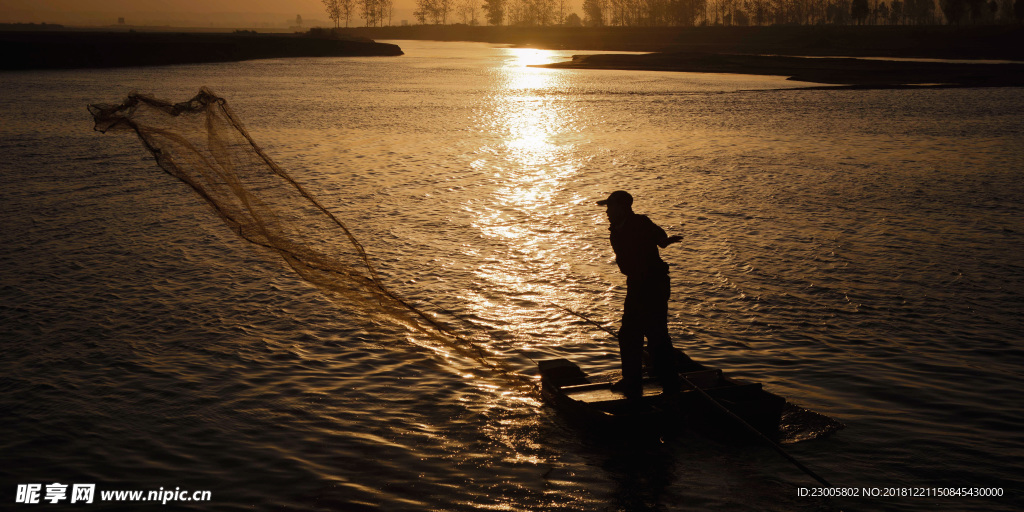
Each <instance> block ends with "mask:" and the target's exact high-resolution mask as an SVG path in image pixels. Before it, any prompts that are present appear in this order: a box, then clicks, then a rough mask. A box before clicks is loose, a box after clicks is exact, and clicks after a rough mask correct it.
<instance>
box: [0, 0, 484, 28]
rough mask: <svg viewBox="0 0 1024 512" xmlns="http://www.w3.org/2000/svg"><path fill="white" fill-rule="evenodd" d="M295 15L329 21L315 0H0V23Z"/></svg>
mask: <svg viewBox="0 0 1024 512" xmlns="http://www.w3.org/2000/svg"><path fill="white" fill-rule="evenodd" d="M415 1H416V0H395V13H394V18H393V20H392V23H393V24H395V25H397V24H400V23H401V21H402V20H408V21H409V23H414V18H413V16H412V11H413V10H414V9H415V7H414V6H415ZM479 1H480V3H483V0H479ZM296 15H300V16H302V19H303V22H304V23H303V24H304V25H306V26H314V25H317V24H320V25H327V24H329V23H330V22H329V21H328V18H327V16H326V14H325V13H324V7H323V3H322V2H321V0H172V1H167V0H0V22H19V23H43V22H45V23H60V24H65V25H113V24H115V23H117V19H118V18H121V17H123V18H125V23H126V24H129V25H154V24H159V25H167V24H170V25H175V26H195V27H204V26H205V27H208V26H211V25H212V26H225V27H248V26H256V25H258V24H264V25H266V24H273V25H280V28H285V27H286V25H287V23H288V22H289V21H294V20H295V16H296ZM353 25H357V26H361V25H363V21H362V20H353Z"/></svg>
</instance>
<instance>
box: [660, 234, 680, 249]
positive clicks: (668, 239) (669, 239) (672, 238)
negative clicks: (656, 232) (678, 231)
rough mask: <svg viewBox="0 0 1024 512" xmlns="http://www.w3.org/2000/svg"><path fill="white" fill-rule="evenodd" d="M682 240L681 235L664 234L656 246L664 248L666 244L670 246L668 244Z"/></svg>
mask: <svg viewBox="0 0 1024 512" xmlns="http://www.w3.org/2000/svg"><path fill="white" fill-rule="evenodd" d="M682 240H683V237H681V236H679V235H672V236H666V237H665V238H663V239H662V240H661V241H660V242H658V247H661V248H662V249H664V248H666V247H668V246H670V245H672V244H674V243H676V242H681V241H682Z"/></svg>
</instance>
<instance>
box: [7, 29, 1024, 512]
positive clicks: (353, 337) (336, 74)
mask: <svg viewBox="0 0 1024 512" xmlns="http://www.w3.org/2000/svg"><path fill="white" fill-rule="evenodd" d="M398 44H400V45H401V46H402V48H403V50H404V51H405V52H406V55H405V56H402V57H397V58H358V59H339V58H323V59H290V60H260V61H250V62H242V63H229V64H209V65H191V66H174V67H153V68H143V69H113V70H76V71H47V72H19V73H4V74H0V87H2V90H3V91H4V92H3V95H2V97H0V102H2V104H3V109H2V112H3V114H2V116H0V119H2V124H0V154H2V155H3V158H2V159H0V181H2V186H0V209H2V213H3V219H4V222H3V228H2V229H0V233H2V240H0V241H2V243H0V263H2V268H3V282H2V287H0V315H2V316H0V319H2V324H3V330H2V332H0V337H2V339H3V346H4V353H3V355H2V356H0V386H2V390H3V395H2V402H0V405H2V408H3V411H4V419H3V424H2V427H0V429H2V430H0V433H2V434H3V435H2V436H0V453H2V456H3V461H4V467H3V469H0V475H2V477H0V482H2V485H3V487H2V490H0V494H2V499H3V500H4V501H6V502H10V501H11V500H13V499H15V490H16V488H17V486H18V485H19V484H29V483H41V484H50V483H54V482H57V483H63V484H68V485H71V484H76V483H95V484H96V485H97V489H98V490H110V489H127V490H133V489H137V490H146V491H148V490H155V489H159V488H163V489H174V488H179V489H185V490H190V491H192V490H209V491H211V495H212V499H211V501H210V502H208V503H201V504H197V503H175V504H169V505H167V506H169V507H171V506H173V507H174V508H176V509H199V510H340V511H350V510H356V511H358V510H388V511H393V510H438V511H442V510H443V511H449V510H450V511H463V510H465V511H468V510H481V509H487V510H580V511H583V510H587V511H590V510H847V509H849V510H868V509H870V510H992V511H1003V510H1005V511H1009V510H1019V507H1020V506H1021V504H1022V498H1021V492H1022V491H1024V477H1022V476H1021V473H1020V461H1021V460H1022V456H1024V436H1022V434H1021V431H1020V426H1021V425H1022V424H1024V410H1022V408H1021V406H1020V400H1019V396H1020V394H1021V391H1024V385H1022V370H1021V368H1022V365H1024V341H1022V335H1021V333H1022V332H1024V321H1022V318H1024V315H1022V313H1024V179H1022V178H1024V175H1022V171H1021V170H1022V169H1024V116H1022V115H1021V112H1024V92H1022V90H1021V89H1019V88H1002V89H908V90H882V91H870V90H800V88H801V87H803V86H807V85H810V84H800V83H794V82H787V81H785V80H783V79H781V78H776V77H749V76H738V75H736V76H733V75H702V74H683V73H676V74H673V73H657V72H624V71H585V70H546V69H538V68H531V67H527V66H528V65H530V64H543V63H546V62H552V61H554V60H558V59H562V58H566V57H568V56H569V54H570V53H569V52H558V51H544V50H532V49H512V48H502V47H495V46H490V45H485V44H476V43H431V42H414V41H401V42H398ZM202 86H208V87H210V88H211V89H212V90H213V91H214V92H216V93H218V94H220V95H221V96H224V97H225V98H227V100H228V102H229V104H230V106H231V107H232V109H233V110H234V112H235V114H236V115H237V117H238V118H239V119H241V120H242V122H243V123H244V124H245V126H246V128H247V129H248V131H249V133H250V134H251V135H252V137H253V138H254V139H255V140H256V141H258V142H259V143H260V144H261V145H262V146H263V148H264V149H265V150H266V152H267V153H268V154H269V155H270V156H271V157H272V158H274V160H275V161H276V162H277V163H278V164H280V166H281V167H282V168H284V169H286V170H287V171H288V172H289V173H290V174H291V175H292V176H293V177H294V178H295V179H296V180H297V181H299V182H300V183H302V185H303V186H304V187H306V188H307V189H308V190H309V191H310V192H311V193H312V194H313V195H315V196H316V197H317V198H318V199H319V200H320V201H321V203H323V204H324V205H325V206H327V208H328V209H330V210H331V212H332V213H334V214H335V215H336V216H337V217H339V218H340V219H342V220H343V221H344V222H345V223H346V224H347V225H348V227H349V228H350V229H351V230H352V231H353V233H354V235H355V236H356V237H357V238H358V239H359V241H360V242H361V243H362V245H363V246H364V247H365V248H366V251H367V253H368V254H369V256H370V259H371V261H372V262H373V264H374V265H375V266H376V267H377V269H378V271H379V272H380V275H381V277H382V279H383V280H384V281H385V283H387V284H388V286H389V287H390V288H391V289H392V290H393V291H394V292H395V293H396V294H398V295H399V296H401V297H403V298H405V299H406V300H408V301H409V302H410V303H412V304H415V305H416V306H417V307H419V308H421V309H423V310H425V311H428V312H429V313H430V314H431V315H434V316H435V317H436V318H437V319H438V320H439V321H442V322H445V323H446V324H448V325H450V326H452V328H453V329H454V330H457V331H458V332H460V333H461V334H462V335H463V336H465V337H466V338H467V339H471V340H473V344H474V345H473V347H472V350H467V349H466V347H465V346H459V344H458V343H456V342H451V343H445V342H441V341H437V340H425V339H421V336H420V335H419V334H418V333H417V332H416V331H415V329H412V328H410V327H409V326H407V325H405V324H404V323H403V321H401V320H400V319H395V318H388V315H386V314H381V313H380V311H378V310H377V308H376V306H375V305H374V304H373V303H372V301H371V302H366V301H362V302H360V301H354V300H351V299H350V298H346V297H343V296H339V295H338V294H333V293H331V292H326V291H322V290H321V289H318V288H317V287H315V286H313V285H312V284H310V283H308V282H305V281H303V280H302V279H301V278H299V276H297V275H296V274H295V273H294V272H292V271H291V270H290V269H289V268H288V267H287V266H286V265H285V264H284V263H283V262H282V261H281V259H280V257H279V256H278V255H277V254H276V253H274V252H273V251H270V250H267V249H264V248H262V247H256V246H253V245H251V244H248V243H247V242H245V241H243V240H241V239H240V238H238V237H237V236H235V234H234V233H233V232H232V231H231V230H230V229H228V228H227V227H226V226H225V225H224V223H223V222H222V221H221V220H220V219H219V217H217V216H216V215H215V214H214V213H213V212H212V210H211V209H210V208H209V207H208V206H207V205H206V204H204V203H203V202H202V200H201V199H200V198H199V196H197V195H196V194H194V193H193V192H192V191H191V189H189V188H188V187H186V186H185V185H184V184H182V183H181V182H179V181H177V180H176V179H174V178H173V177H171V176H169V175H167V174H165V173H164V172H162V171H161V170H160V169H159V168H158V167H157V166H156V165H155V164H154V162H153V159H152V158H151V157H150V156H149V155H148V153H146V152H145V151H144V149H143V147H142V145H141V144H140V143H139V141H138V139H137V138H136V137H134V136H133V135H130V134H126V133H124V132H121V133H113V132H111V133H108V134H105V135H101V134H99V133H98V132H94V131H93V130H92V123H91V118H90V116H89V113H88V112H87V110H86V106H87V105H88V104H90V103H96V102H117V101H120V100H121V99H122V98H123V97H124V96H125V95H126V94H127V93H129V92H131V91H138V92H143V93H152V94H154V95H155V96H157V97H160V98H164V99H168V100H172V101H183V100H185V99H188V98H190V97H192V96H193V95H194V94H195V93H196V92H197V91H198V90H199V88H200V87H202ZM615 189H627V190H629V191H630V192H632V194H633V195H634V197H635V198H636V203H635V205H634V207H635V209H636V210H637V211H638V212H641V213H645V214H648V215H649V216H650V217H651V218H652V219H653V220H655V222H657V223H659V224H660V225H661V226H662V227H664V228H665V229H666V230H667V231H668V232H669V233H670V234H679V235H682V236H683V237H684V238H685V240H684V242H683V243H681V244H678V245H676V246H672V247H670V248H668V249H666V250H664V251H663V257H664V259H665V260H666V261H667V262H669V264H670V265H671V269H672V279H673V300H672V302H671V305H670V324H671V330H672V333H673V335H674V339H675V344H676V345H677V346H678V347H679V348H682V349H684V350H686V351H687V352H688V353H689V354H690V355H691V356H693V357H694V358H695V359H698V360H701V361H704V362H706V363H709V364H711V365H713V366H716V367H722V368H726V369H728V370H730V371H733V372H735V373H736V375H738V376H741V377H745V378H749V379H752V380H756V381H760V382H763V383H764V384H765V386H766V387H767V388H768V389H770V390H771V391H773V392H775V393H777V394H779V395H782V396H785V397H787V398H788V399H789V400H790V401H791V402H792V403H794V404H798V405H800V406H803V407H806V408H808V409H810V410H813V411H816V412H819V413H821V414H825V415H828V416H829V417H832V418H835V419H836V420H838V421H841V422H842V423H844V424H845V425H846V428H845V429H842V430H839V431H837V432H834V433H831V434H830V435H825V436H818V437H814V438H812V439H788V440H786V441H789V442H788V443H787V444H785V449H786V450H787V452H789V453H790V454H792V455H793V456H794V457H796V458H798V459H799V460H801V461H802V462H803V463H804V464H806V465H807V466H809V467H810V468H813V470H814V471H815V472H817V473H819V474H821V475H822V476H824V477H826V478H828V479H829V480H830V481H831V482H832V483H833V484H834V485H836V486H842V487H852V488H857V489H858V490H860V489H863V488H880V489H883V490H884V489H886V488H960V487H970V488H973V487H981V488H1002V489H1003V493H1004V496H1003V497H984V498H980V497H965V496H960V497H870V498H869V497H863V496H862V497H853V498H841V499H822V498H815V497H803V496H799V492H798V490H799V489H800V488H802V487H806V488H811V487H816V486H817V484H816V483H815V482H814V481H813V480H811V479H810V478H808V477H807V476H806V475H804V474H802V473H801V472H800V471H798V470H797V469H796V468H794V467H793V466H792V465H791V464H789V463H788V462H787V461H785V460H784V459H782V458H781V457H780V456H778V455H777V454H776V453H775V452H774V451H772V450H771V449H770V448H766V447H764V446H761V445H758V444H756V443H754V444H751V443H733V442H728V441H726V440H722V439H712V438H709V437H707V436H705V435H703V434H699V433H695V432H690V431H680V432H678V433H675V434H673V435H668V436H664V437H662V438H659V439H653V440H651V439H608V438H603V437H594V436H591V435H588V434H586V433H583V432H581V431H579V430H578V429H576V428H575V427H573V426H572V425H570V424H568V423H566V422H565V421H564V419H563V418H561V417H560V416H558V415H557V414H556V413H555V411H552V410H551V408H550V407H548V406H546V405H545V404H544V403H542V402H541V401H540V398H539V394H538V393H537V391H536V388H535V384H536V380H535V370H534V368H535V361H537V360H541V359H544V358H552V357H568V358H571V359H573V360H574V361H576V362H578V363H579V364H581V366H583V367H584V368H585V369H586V370H588V371H589V372H592V373H602V372H612V371H614V370H615V369H616V368H617V347H616V344H615V341H614V340H613V339H611V338H610V337H609V336H608V335H607V334H606V333H605V332H603V331H602V330H600V329H598V328H596V327H594V326H593V325H592V324H589V323H587V322H585V321H583V320H581V319H580V318H579V317H576V316H573V315H571V314H569V313H567V312H565V311H564V310H563V309H560V306H561V307H565V308H569V309H571V310H574V311H577V312H579V313H582V314H585V315H586V316H587V317H589V318H591V319H592V320H593V321H595V322H598V323H601V324H603V325H605V326H607V327H609V328H612V329H614V328H616V325H617V321H618V315H619V309H620V305H621V302H622V299H623V296H624V284H625V283H624V279H623V278H622V276H621V275H619V274H618V273H617V270H616V267H615V265H614V260H613V256H612V253H611V249H610V247H609V245H608V242H607V226H606V220H605V218H604V212H603V210H602V209H601V208H599V207H596V206H595V205H594V204H593V203H594V201H595V200H597V199H600V198H602V197H604V196H605V195H607V194H608V193H609V192H611V191H612V190H615ZM98 497H99V496H98V494H97V499H98ZM64 503H65V505H64V506H69V505H67V504H66V503H67V502H64ZM94 506H96V505H94ZM157 506H158V505H157V504H153V503H149V504H146V503H142V504H139V503H136V504H134V505H132V508H133V509H134V510H146V509H149V508H151V507H157ZM47 508H55V509H56V508H58V507H55V506H54V507H51V506H47Z"/></svg>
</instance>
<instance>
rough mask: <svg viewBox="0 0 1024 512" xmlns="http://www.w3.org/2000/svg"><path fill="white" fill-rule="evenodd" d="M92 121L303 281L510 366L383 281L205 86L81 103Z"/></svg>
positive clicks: (340, 227)
mask: <svg viewBox="0 0 1024 512" xmlns="http://www.w3.org/2000/svg"><path fill="white" fill-rule="evenodd" d="M89 111H90V112H91V113H92V115H93V118H94V120H95V122H96V125H95V129H96V130H98V131H100V132H104V133H105V132H107V131H109V130H132V131H134V132H135V133H136V134H138V136H139V138H140V139H141V140H142V143H143V145H145V147H146V149H147V150H149V152H150V153H152V155H153V156H154V157H155V158H156V162H157V164H158V165H159V166H160V167H161V168H162V169H163V170H164V171H167V172H168V173H169V174H171V175H172V176H174V177H176V178H178V179H180V180H181V181H183V182H185V183H187V184H188V185H189V186H190V187H192V189H193V190H195V191H196V193H198V194H199V195H200V196H201V197H202V198H203V199H205V200H206V202H207V203H209V205H210V206H212V207H213V209H214V210H215V211H216V212H217V214H218V215H220V217H221V218H222V219H224V222H226V223H227V225H228V226H229V227H231V229H232V230H234V231H235V232H236V233H237V234H238V235H239V236H241V237H242V238H244V239H245V240H248V241H250V242H252V243H254V244H257V245H260V246H263V247H266V248H268V249H271V250H273V251H275V252H277V253H278V254H279V255H280V256H281V258H283V259H284V261H285V262H286V263H287V264H288V265H289V266H290V267H291V268H293V269H294V270H295V272H297V273H298V274H299V275H300V276H301V277H302V278H303V279H305V280H306V281H308V282H310V283H312V284H314V285H316V286H318V287H320V288H322V289H325V290H329V291H331V292H335V293H336V294H337V295H338V296H340V297H344V298H345V299H346V300H349V301H358V302H362V303H363V304H365V303H367V301H369V302H370V303H372V304H374V306H375V308H374V309H375V310H376V311H375V313H376V314H377V315H379V316H386V317H388V318H389V319H391V320H395V321H397V322H399V323H401V324H404V325H406V326H410V327H413V328H415V329H417V330H419V331H422V332H426V333H428V334H430V335H431V336H435V337H438V338H439V339H444V340H446V345H447V348H450V349H455V350H456V351H457V352H459V353H461V354H462V355H464V356H468V357H471V358H472V359H473V360H475V361H477V362H479V363H482V364H484V365H485V366H488V367H490V368H492V369H495V370H499V371H500V372H501V373H511V372H510V370H509V369H508V368H507V367H505V365H503V364H501V363H500V362H496V361H495V360H494V358H493V357H490V355H489V354H488V351H487V350H486V349H485V348H483V347H482V346H480V344H478V343H473V342H472V341H470V340H467V339H465V338H462V337H459V336H458V335H456V334H455V333H453V332H452V331H451V330H450V329H448V328H446V327H445V326H444V325H442V324H440V323H439V322H438V321H436V320H435V319H434V318H433V317H432V316H431V315H429V314H427V313H425V312H424V311H423V310H421V309H419V308H417V307H415V306H413V305H412V304H410V303H408V302H407V301H405V300H403V299H402V298H400V297H398V296H397V295H395V294H394V293H392V292H391V291H389V290H388V288H387V287H386V286H384V283H382V282H381V279H380V277H379V276H378V274H377V272H376V270H375V269H374V267H373V265H372V263H371V261H370V259H369V258H368V257H367V254H366V251H365V250H364V249H363V246H362V245H361V244H360V243H359V241H358V240H357V239H356V237H355V236H353V234H352V232H351V231H349V229H348V227H346V226H345V224H344V223H343V222H342V221H341V220H339V219H338V218H337V217H336V216H335V215H334V214H332V213H331V212H330V211H329V210H328V209H327V208H325V207H324V206H323V205H322V204H320V202H319V201H317V200H316V199H315V198H314V197H313V196H312V195H310V194H309V193H308V192H307V191H306V190H305V189H304V188H303V187H302V186H301V185H300V184H299V183H297V182H296V181H295V180H294V179H292V177H291V176H289V175H288V173H286V172H285V171H284V170H283V169H281V168H280V167H279V166H278V165H277V164H275V163H274V162H273V160H271V159H270V158H269V157H268V156H267V155H266V153H264V152H263V150H262V149H261V148H260V147H259V145H257V144H256V142H255V141H253V139H252V138H251V137H250V136H249V134H248V132H246V130H245V128H243V127H242V124H241V123H240V122H239V121H238V120H237V118H236V117H235V116H234V114H233V113H232V112H231V110H230V109H229V108H228V105H227V101H226V100H225V99H224V98H221V97H219V96H217V95H215V94H213V93H212V92H210V91H209V90H207V89H205V88H204V89H202V90H200V92H199V94H197V95H196V96H195V97H193V98H192V99H190V100H188V101H185V102H182V103H169V102H166V101H162V100H158V99H156V98H153V97H150V96H146V95H142V94H135V93H133V94H131V95H129V96H128V98H127V99H126V100H125V101H124V103H121V104H119V105H108V104H95V105H90V106H89Z"/></svg>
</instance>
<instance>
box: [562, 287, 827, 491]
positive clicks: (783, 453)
mask: <svg viewBox="0 0 1024 512" xmlns="http://www.w3.org/2000/svg"><path fill="white" fill-rule="evenodd" d="M551 305H552V306H555V307H556V308H558V309H561V310H562V311H565V312H566V313H569V314H571V315H573V316H576V317H579V318H582V319H583V320H585V321H587V322H589V323H591V324H593V325H596V326H597V327H598V328H600V329H601V330H603V331H604V332H606V333H608V334H610V335H612V336H617V335H616V334H615V333H614V332H613V331H612V330H611V329H609V328H607V327H605V326H603V325H601V324H599V323H597V322H595V321H594V320H591V319H590V318H588V317H587V316H586V315H584V314H582V313H578V312H576V311H573V310H571V309H569V308H567V307H565V306H560V305H558V304H555V303H553V302H552V303H551ZM683 380H685V381H686V383H687V384H689V385H690V387H691V388H692V389H693V390H694V391H696V392H697V393H698V394H700V396H701V397H703V398H704V399H705V400H707V401H708V402H709V403H711V404H712V405H714V406H715V408H717V409H718V410H719V411H721V412H723V413H725V415H726V416H728V417H730V418H732V419H733V420H734V421H735V422H736V423H739V424H740V425H743V427H744V428H746V429H747V430H748V431H750V432H752V433H753V434H754V435H755V436H756V437H757V438H758V439H760V440H762V441H764V442H765V443H767V444H768V445H769V446H771V447H772V448H773V449H774V450H775V451H776V452H778V454H779V455H781V456H782V457H783V458H785V459H786V460H788V461H789V462H791V463H792V464H793V465H794V466H796V467H797V469H799V470H800V471H803V472H804V473H806V474H807V475H808V476H810V477H811V478H813V479H815V480H817V481H818V483H820V484H821V485H824V486H825V487H832V484H830V483H829V482H828V480H825V479H824V478H822V477H821V476H820V475H818V474H817V473H815V472H814V471H811V468H808V467H807V466H805V465H803V463H801V462H800V461H798V460H796V459H795V458H793V456H792V455H790V454H788V453H786V450H783V449H782V447H781V446H779V444H778V443H776V442H775V441H772V440H771V439H769V438H768V436H766V435H764V433H762V432H761V431H760V430H758V429H756V428H754V427H753V426H752V425H751V424H750V423H747V422H746V421H745V420H744V419H743V418H740V417H739V416H737V415H736V413H734V412H732V411H730V410H729V408H728V407H726V406H724V405H722V402H719V401H718V400H716V399H715V397H713V396H711V395H709V394H708V393H707V391H704V390H703V389H701V388H700V386H698V385H696V384H694V383H693V381H691V380H690V379H689V378H688V377H686V376H685V375H683Z"/></svg>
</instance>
